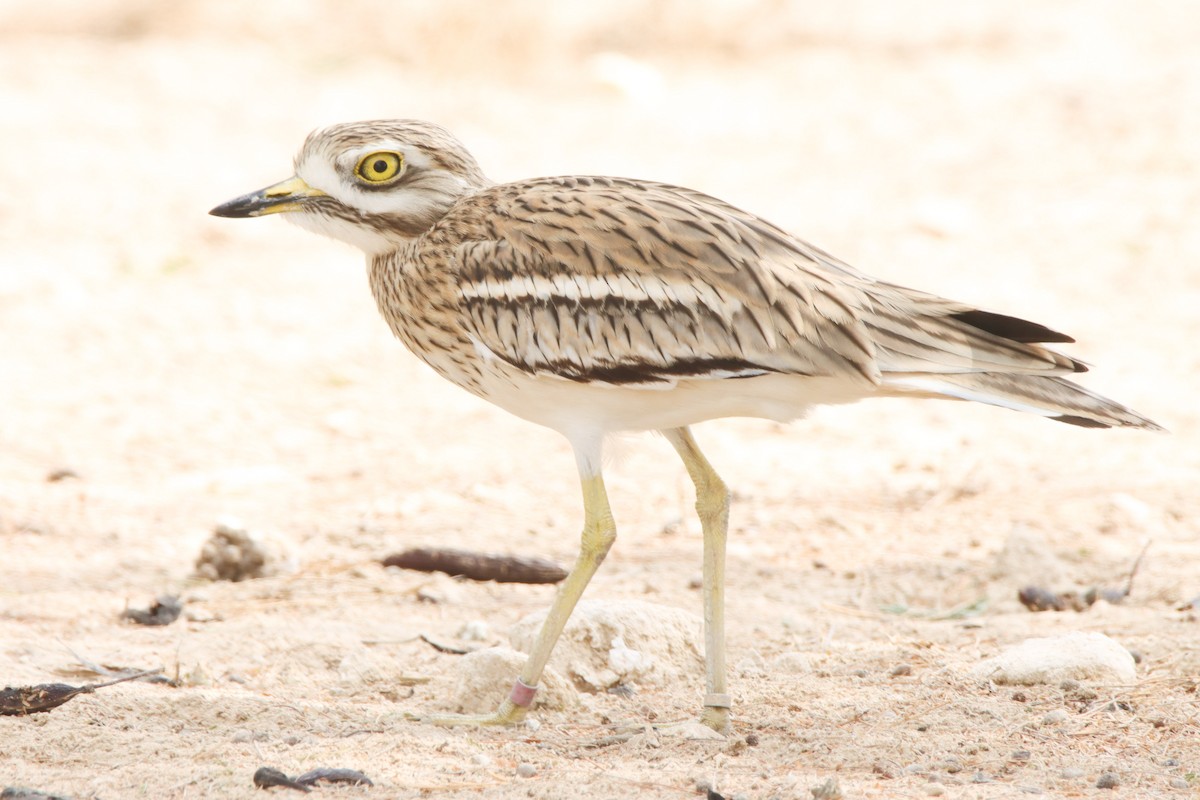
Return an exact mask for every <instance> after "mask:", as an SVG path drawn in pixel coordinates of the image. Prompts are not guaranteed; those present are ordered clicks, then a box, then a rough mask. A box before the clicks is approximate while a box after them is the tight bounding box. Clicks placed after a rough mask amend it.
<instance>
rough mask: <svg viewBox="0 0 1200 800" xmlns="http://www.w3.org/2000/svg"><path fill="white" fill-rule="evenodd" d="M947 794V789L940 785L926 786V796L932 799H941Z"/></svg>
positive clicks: (931, 784) (928, 784)
mask: <svg viewBox="0 0 1200 800" xmlns="http://www.w3.org/2000/svg"><path fill="white" fill-rule="evenodd" d="M945 793H946V787H945V786H942V785H941V784H940V783H927V784H925V794H927V795H929V796H930V797H941V796H942V795H944V794H945Z"/></svg>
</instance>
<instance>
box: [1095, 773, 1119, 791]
mask: <svg viewBox="0 0 1200 800" xmlns="http://www.w3.org/2000/svg"><path fill="white" fill-rule="evenodd" d="M1120 785H1121V779H1120V778H1119V777H1117V773H1115V772H1105V773H1104V774H1103V775H1101V776H1100V777H1099V778H1097V779H1096V788H1097V789H1115V788H1117V787H1118V786H1120Z"/></svg>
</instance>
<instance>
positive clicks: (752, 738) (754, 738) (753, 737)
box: [746, 733, 758, 747]
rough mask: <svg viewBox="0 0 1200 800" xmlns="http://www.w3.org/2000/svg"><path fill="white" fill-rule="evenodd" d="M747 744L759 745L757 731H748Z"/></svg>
mask: <svg viewBox="0 0 1200 800" xmlns="http://www.w3.org/2000/svg"><path fill="white" fill-rule="evenodd" d="M746 744H748V745H750V746H751V747H757V746H758V734H757V733H747V734H746Z"/></svg>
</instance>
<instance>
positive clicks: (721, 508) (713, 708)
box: [663, 428, 731, 731]
mask: <svg viewBox="0 0 1200 800" xmlns="http://www.w3.org/2000/svg"><path fill="white" fill-rule="evenodd" d="M663 435H664V436H666V437H667V441H669V442H670V443H671V444H672V445H673V446H674V448H675V450H676V451H677V452H678V453H679V455H680V457H681V458H682V459H683V464H684V466H685V467H687V471H688V475H689V476H691V478H692V483H693V484H695V486H696V513H697V514H698V515H699V516H700V527H701V530H702V531H703V533H704V589H703V591H704V656H705V658H704V661H705V670H706V674H705V678H706V685H705V692H706V694H705V695H704V709H703V711H702V712H701V714H700V721H701V722H702V723H704V724H705V725H707V726H708V727H710V728H712V729H713V730H715V731H723V730H725V729H726V728H727V727H728V726H729V707H730V704H731V703H730V697H729V689H728V687H727V685H726V683H725V540H726V538H727V535H728V532H729V489H728V488H726V486H725V482H724V481H722V480H721V476H720V475H718V474H717V473H716V470H714V469H713V468H712V465H711V464H709V463H708V459H706V458H705V457H704V454H703V453H701V452H700V448H699V447H697V446H696V440H695V439H693V438H692V432H691V431H690V430H688V429H687V428H672V429H670V430H666V431H663Z"/></svg>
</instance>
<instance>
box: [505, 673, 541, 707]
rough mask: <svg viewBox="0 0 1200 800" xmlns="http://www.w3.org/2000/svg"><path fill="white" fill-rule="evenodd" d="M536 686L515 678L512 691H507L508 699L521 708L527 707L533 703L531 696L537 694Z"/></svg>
mask: <svg viewBox="0 0 1200 800" xmlns="http://www.w3.org/2000/svg"><path fill="white" fill-rule="evenodd" d="M537 690H538V687H536V686H530V685H528V684H526V683H525V681H523V680H521V679H520V678H517V680H516V681H515V682H514V683H513V688H512V691H511V692H509V695H508V699H509V700H511V701H512V704H513V705H514V706H520V707H521V708H529V706H530V705H531V704H532V703H533V696H534V695H535V694H537Z"/></svg>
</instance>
